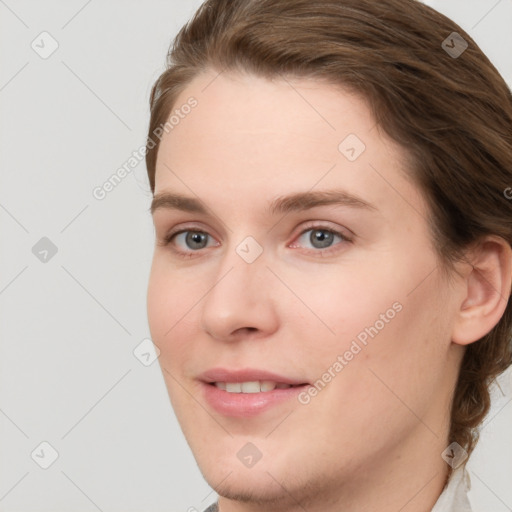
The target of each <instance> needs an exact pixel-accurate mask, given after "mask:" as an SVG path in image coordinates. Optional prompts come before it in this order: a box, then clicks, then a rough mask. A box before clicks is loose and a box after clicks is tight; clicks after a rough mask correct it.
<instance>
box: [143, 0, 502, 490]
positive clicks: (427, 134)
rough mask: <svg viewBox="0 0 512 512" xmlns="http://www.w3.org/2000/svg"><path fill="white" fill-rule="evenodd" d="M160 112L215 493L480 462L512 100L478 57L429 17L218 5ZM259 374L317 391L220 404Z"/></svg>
mask: <svg viewBox="0 0 512 512" xmlns="http://www.w3.org/2000/svg"><path fill="white" fill-rule="evenodd" d="M453 32H457V33H458V34H459V36H461V37H462V38H463V40H464V41H465V43H467V48H465V49H464V46H457V45H459V44H460V40H458V39H457V40H456V41H455V43H453V36H451V34H452V33H453ZM449 37H452V39H449ZM447 38H448V41H449V45H450V47H453V46H454V45H455V47H456V48H458V49H459V50H463V51H462V52H461V53H460V55H457V56H456V57H455V56H454V54H453V53H452V54H451V55H450V53H449V52H448V51H446V44H444V43H443V41H445V40H446V39H447ZM150 105H151V120H150V126H149V134H148V145H147V153H146V164H147V169H148V176H149V182H150V185H151V190H152V192H153V194H154V203H153V218H154V221H155V229H156V238H157V244H156V246H155V254H154V260H153V266H152V271H151V277H150V283H149V290H148V318H149V325H150V329H151V334H152V338H153V341H154V342H155V344H156V345H157V346H158V347H159V349H160V351H161V355H160V364H161V366H162V370H163V373H164V377H165V380H166V383H167V387H168V391H169V395H170V398H171V401H172V403H173V406H174V409H175V412H176V415H177V417H178V419H179V421H180V424H181V426H182V428H183V431H184V434H185V436H186V438H187V441H188V442H189V444H190V446H191V449H192V451H193V452H194V455H195V457H196V459H197V461H198V464H199V466H200V468H201V470H202V472H203V474H204V475H205V477H206V479H207V480H208V481H209V483H210V484H211V485H213V486H219V489H220V491H219V492H222V491H223V492H225V493H226V495H230V496H238V497H239V499H246V500H249V499H250V497H251V496H253V497H254V496H257V497H259V498H258V499H263V498H262V497H263V496H266V497H267V498H268V499H269V500H270V499H277V497H278V496H279V493H280V492H281V494H282V493H283V491H282V487H284V488H286V489H291V488H294V489H295V488H296V489H301V490H302V492H304V493H307V492H309V491H308V489H309V490H311V489H320V488H321V487H322V486H325V487H327V486H328V485H329V481H330V480H331V481H338V482H340V481H342V482H347V485H350V482H351V478H353V477H354V475H357V476H358V477H361V476H362V475H368V474H369V470H368V468H369V467H373V466H382V467H383V466H385V465H386V464H388V465H392V464H391V459H393V458H395V459H396V458H402V459H403V458H406V459H407V458H408V460H409V462H411V463H413V462H414V458H415V453H418V459H417V460H416V463H418V464H419V463H420V459H419V457H420V454H421V455H423V453H424V451H425V450H421V449H418V450H417V449H416V448H418V447H427V446H429V447H434V450H433V451H434V452H435V454H436V457H440V452H441V451H442V449H443V448H444V447H446V446H447V445H448V444H450V443H452V442H456V443H458V444H459V445H460V446H461V447H462V448H464V449H465V450H466V452H467V453H468V454H470V453H471V451H472V450H473V448H474V445H475V443H476V440H477V438H478V426H479V425H480V424H481V422H482V420H483V418H484V417H485V415H486V413H487V411H488V409H489V405H490V398H489V386H490V384H491V383H492V381H493V380H494V379H495V378H496V376H497V375H498V374H499V373H501V372H502V371H503V370H505V369H506V368H507V367H508V366H509V365H510V363H511V357H512V356H511V341H510V339H511V332H512V304H511V301H510V300H509V297H510V288H511V274H512V256H511V254H512V250H511V247H510V246H511V243H512V200H510V194H507V193H506V191H507V190H510V188H509V187H510V186H512V96H511V93H510V90H509V89H508V87H507V85H506V84H505V82H504V80H503V79H502V78H501V76H500V75H499V73H498V72H497V70H496V69H495V68H494V66H493V65H492V64H491V63H490V61H489V60H488V59H487V58H486V57H485V55H484V54H483V53H482V52H481V50H480V49H479V48H478V46H477V45H476V43H475V42H474V41H473V40H472V39H471V37H469V35H468V34H466V33H465V32H464V31H463V30H462V29H461V28H460V27H458V26H457V25H455V24H454V23H453V22H452V21H450V20H448V19H447V18H445V17H444V16H442V15H441V14H439V13H437V12H436V11H434V10H432V9H430V8H429V7H427V6H425V5H423V4H421V3H419V2H416V1H414V0H409V1H406V2H404V0H384V1H381V2H373V1H371V0H357V1H356V0H331V1H326V2H321V3H319V4H313V3H311V2H309V1H307V0H287V1H283V2H275V1H271V0H258V1H249V0H244V1H242V0H235V1H233V0H229V1H228V0H212V1H207V2H205V3H204V4H203V6H202V7H201V8H200V9H199V11H198V12H197V13H196V15H195V16H194V18H193V19H192V20H191V21H190V22H189V23H188V24H187V25H186V26H185V27H183V29H182V30H181V31H180V32H179V34H178V36H177V37H176V39H175V41H174V44H173V46H172V48H171V50H170V52H169V60H168V66H167V69H166V71H164V73H162V75H161V76H160V78H159V79H158V80H157V82H156V83H155V85H154V87H153V90H152V94H151V98H150ZM173 118H174V120H172V119H173ZM179 196H182V197H179ZM507 196H509V197H507ZM187 230H188V231H187ZM212 369H213V370H214V371H213V372H212ZM226 369H227V370H229V371H230V372H231V373H229V372H228V374H227V376H226V375H224V376H223V374H222V371H221V370H226ZM216 370H218V371H216ZM235 370H240V371H243V370H248V372H247V373H246V374H243V373H240V374H235V373H233V372H234V371H235ZM255 370H257V371H256V372H255ZM259 370H266V371H268V372H271V373H273V374H277V376H274V379H273V378H272V376H270V377H269V376H267V378H266V379H265V378H263V377H262V378H261V379H259V380H276V381H277V380H278V378H281V377H285V378H286V379H288V380H290V381H292V382H293V384H297V385H300V386H298V387H297V389H289V390H287V391H285V390H283V392H282V393H281V394H282V395H283V396H284V395H285V394H286V393H287V394H288V395H289V396H291V397H292V398H289V397H287V396H288V395H287V396H284V398H283V397H280V398H278V399H277V401H278V403H277V404H274V405H272V406H269V407H265V408H262V409H261V411H259V412H258V413H257V414H255V413H253V412H251V411H249V412H247V411H245V412H244V410H243V407H242V406H240V404H239V406H238V408H237V409H236V411H235V409H233V408H230V407H231V406H226V407H224V408H223V406H222V404H221V405H220V406H219V403H218V400H217V398H218V397H217V398H214V400H213V401H214V402H215V400H217V402H216V406H215V405H212V403H213V402H212V401H210V398H211V396H210V395H211V388H212V387H213V385H212V382H214V381H217V382H219V381H220V382H222V381H228V382H229V379H231V380H244V379H245V377H244V375H248V376H249V377H250V376H251V375H252V374H251V372H252V373H253V374H254V373H256V374H257V373H258V371H259ZM262 375H263V374H262ZM249 377H247V378H249ZM250 378H251V379H252V377H250ZM253 380H254V379H253ZM221 387H222V386H221ZM209 396H210V398H208V397H209ZM240 400H243V397H240ZM221 401H222V399H221ZM241 411H242V412H241ZM430 451H432V450H430ZM246 452H247V453H246ZM244 457H252V458H254V459H258V458H259V457H261V460H259V461H257V464H255V465H254V466H252V465H249V466H250V467H249V466H248V465H244V464H243V459H244ZM251 460H252V459H251ZM227 475H230V476H229V477H228V476H227ZM269 475H270V476H269ZM224 478H226V480H225V482H224V483H223V484H220V482H221V481H222V480H223V479H224ZM277 482H279V484H278V483H277ZM280 485H282V487H280ZM297 492H298V490H297ZM311 492H313V491H311Z"/></svg>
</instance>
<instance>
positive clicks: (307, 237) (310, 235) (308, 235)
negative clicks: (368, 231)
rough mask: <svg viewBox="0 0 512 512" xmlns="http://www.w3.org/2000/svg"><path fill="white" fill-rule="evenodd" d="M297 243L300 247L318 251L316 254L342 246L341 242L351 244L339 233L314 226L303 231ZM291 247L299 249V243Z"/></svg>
mask: <svg viewBox="0 0 512 512" xmlns="http://www.w3.org/2000/svg"><path fill="white" fill-rule="evenodd" d="M297 241H298V245H299V246H300V247H305V248H307V249H313V250H315V249H316V250H317V251H316V252H323V251H322V250H326V249H331V248H335V247H336V246H337V245H340V243H341V242H351V240H350V239H349V238H348V237H347V236H345V235H343V234H342V233H340V232H339V231H335V230H333V229H330V228H327V227H325V226H312V227H310V228H308V229H306V230H304V231H302V233H301V234H300V235H299V237H298V238H297ZM308 244H309V246H308ZM290 247H297V243H294V244H292V245H291V246H290Z"/></svg>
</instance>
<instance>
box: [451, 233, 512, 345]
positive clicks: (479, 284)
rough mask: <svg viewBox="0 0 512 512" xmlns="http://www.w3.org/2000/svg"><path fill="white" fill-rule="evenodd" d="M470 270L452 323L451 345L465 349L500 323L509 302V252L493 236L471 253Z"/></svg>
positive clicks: (511, 272) (511, 282)
mask: <svg viewBox="0 0 512 512" xmlns="http://www.w3.org/2000/svg"><path fill="white" fill-rule="evenodd" d="M467 261H468V262H469V263H470V264H471V266H472V268H471V270H470V271H469V272H468V273H467V275H466V278H465V281H464V283H465V286H466V293H465V294H464V297H463V300H462V301H461V304H460V308H459V310H458V313H457V318H456V320H455V322H454V326H453V332H452V341H453V342H454V343H457V344H459V345H468V344H470V343H473V342H474V341H477V340H479V339H480V338H482V337H483V336H485V335H486V334H488V333H489V332H490V331H491V330H492V329H493V328H494V326H495V325H496V324H497V323H498V322H499V321H500V319H501V317H502V316H503V313H504V312H505V309H506V307H507V303H508V301H509V300H511V299H510V293H511V286H512V248H511V247H510V245H509V244H508V242H507V241H506V240H504V239H503V238H501V237H497V236H489V237H486V238H484V239H483V240H482V241H480V242H479V243H478V245H477V246H476V247H475V248H474V249H472V250H471V254H470V255H468V258H467Z"/></svg>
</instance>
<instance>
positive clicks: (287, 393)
mask: <svg viewBox="0 0 512 512" xmlns="http://www.w3.org/2000/svg"><path fill="white" fill-rule="evenodd" d="M307 387H308V385H307V384H305V385H303V386H294V387H291V388H286V389H274V390H272V391H262V392H259V393H228V392H227V391H224V390H223V389H220V388H218V387H217V386H215V385H214V384H208V383H206V382H203V389H204V396H205V399H206V401H207V402H208V403H209V404H210V405H211V406H212V407H213V408H214V409H215V410H216V411H217V412H218V413H220V414H222V415H224V416H233V417H238V418H247V417H250V416H256V415H257V414H261V413H262V412H264V411H266V410H268V409H270V408H271V407H274V406H277V405H279V404H281V403H283V402H285V401H287V400H290V399H291V398H296V397H297V395H298V394H299V393H300V392H301V391H304V389H306V388H307Z"/></svg>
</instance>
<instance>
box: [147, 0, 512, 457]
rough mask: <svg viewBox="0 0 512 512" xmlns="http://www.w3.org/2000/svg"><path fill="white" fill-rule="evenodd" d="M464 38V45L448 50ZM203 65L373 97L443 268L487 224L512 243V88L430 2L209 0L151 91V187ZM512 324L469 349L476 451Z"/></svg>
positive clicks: (459, 409)
mask: <svg viewBox="0 0 512 512" xmlns="http://www.w3.org/2000/svg"><path fill="white" fill-rule="evenodd" d="M453 32H457V33H458V34H459V36H461V37H462V38H463V39H462V40H461V39H457V36H453V34H452V33H453ZM450 37H451V39H450ZM454 37H455V39H454ZM443 41H447V42H446V43H444V44H443ZM454 41H455V42H457V45H458V46H455V42H454ZM464 41H465V43H467V45H468V46H467V49H466V50H465V51H463V53H461V54H460V55H453V54H452V55H450V54H449V53H448V50H449V49H450V48H454V47H455V48H456V49H457V48H459V49H463V48H464ZM207 68H209V69H215V70H217V71H225V70H228V71H245V72H249V73H253V74H255V75H258V76H261V77H265V78H269V79H272V78H279V76H280V75H286V76H290V77H304V78H315V79H321V80H324V81H326V82H328V83H331V84H338V85H340V86H342V87H344V88H348V89H349V90H353V91H355V92H357V93H358V94H360V95H361V96H362V97H363V98H365V99H366V101H367V102H368V104H369V106H370V107H371V109H372V112H373V114H374V116H375V118H376V120H377V122H378V124H379V126H380V127H381V128H382V129H383V130H384V131H385V132H386V133H387V134H388V136H390V137H391V138H392V139H394V140H395V141H396V142H398V143H399V144H400V145H402V146H403V147H404V148H406V150H407V151H408V154H409V155H410V157H411V164H412V165H411V169H410V174H411V178H412V179H413V180H414V181H415V182H416V183H417V185H418V186H419V187H420V189H421V190H422V191H423V192H424V194H425V197H426V199H427V201H428V204H429V207H430V214H431V218H430V219H429V223H430V227H431V231H432V236H433V240H434V241H435V246H436V249H437V251H438V253H439V257H440V262H441V263H442V265H441V268H442V269H443V270H446V269H451V268H453V263H454V262H455V261H457V260H458V259H460V258H463V255H464V249H467V248H468V247H469V246H471V245H472V244H473V243H475V242H477V241H478V240H479V239H480V238H481V237H483V236H485V235H488V234H494V235H498V236H500V237H502V238H504V239H505V240H506V241H507V242H508V243H509V244H512V200H507V197H506V195H505V194H504V191H505V190H508V187H510V186H511V185H512V95H511V92H510V89H509V88H508V86H507V85H506V83H505V81H504V80H503V78H502V77H501V76H500V74H499V73H498V71H497V70H496V68H495V67H494V66H493V65H492V64H491V62H490V61H489V59H488V58H487V57H486V56H485V55H484V54H483V53H482V51H481V50H480V49H479V47H478V46H477V45H476V43H475V42H474V41H473V39H472V38H471V37H470V36H469V35H468V34H466V33H465V32H464V31H463V30H462V29H461V28H460V27H459V26H458V25H456V24H455V23H453V22H452V21H451V20H449V19H448V18H446V17H445V16H443V15H441V14H439V13H438V12H436V11H435V10H433V9H431V8H430V7H427V6H425V5H424V4H422V3H420V2H419V1H416V0H379V1H375V0H322V1H318V2H311V0H207V1H206V2H205V3H204V4H203V5H202V6H201V7H200V8H199V10H198V11H197V13H196V14H195V16H194V17H193V18H192V19H191V21H189V23H188V24H186V25H185V26H184V27H183V28H182V29H181V30H180V32H179V33H178V35H177V37H176V39H175V40H174V43H173V45H172V46H171V48H170V50H169V54H168V62H167V69H166V71H164V72H163V73H162V75H161V76H160V77H159V78H158V80H157V81H156V83H155V84H154V86H153V89H152V91H151V97H150V107H151V119H150V125H149V133H148V146H147V153H146V165H147V170H148V176H149V182H150V186H151V190H152V192H153V193H154V191H155V166H156V158H157V153H158V142H156V144H155V142H154V141H153V140H152V135H153V134H154V133H155V130H158V127H159V126H162V125H164V123H165V122H166V121H167V119H168V116H169V114H170V113H171V110H172V108H173V106H174V103H175V101H176V98H177V96H178V94H179V93H180V92H181V91H183V90H184V88H185V87H186V86H187V85H188V84H189V83H190V81H191V80H192V79H193V78H194V77H195V76H196V75H198V74H199V73H200V72H202V71H204V70H205V69H207ZM150 141H151V143H150ZM150 144H151V145H150ZM511 334H512V301H509V302H508V304H507V308H506V311H505V313H504V314H503V316H502V318H501V319H500V321H499V323H498V324H497V325H496V326H495V327H494V329H492V331H491V332H489V333H488V334H487V335H486V336H484V337H482V338H481V339H480V340H479V341H477V342H475V343H472V344H470V345H469V346H468V347H467V349H466V352H465V355H464V359H463V361H462V365H461V369H460V373H459V378H458V382H457V385H456V389H455V392H454V397H453V401H452V412H451V427H450V434H449V437H450V442H453V441H456V442H457V443H459V444H460V445H461V446H463V447H464V448H465V449H466V451H467V452H468V453H471V451H472V450H473V448H474V446H475V444H476V441H477V439H478V429H477V428H476V427H478V425H479V424H480V423H481V422H482V420H483V419H484V417H485V415H486V414H487V412H488V410H489V407H490V394H489V386H490V384H491V383H492V382H493V381H494V380H495V378H496V377H497V375H499V374H500V373H501V372H502V371H504V370H505V369H506V368H507V367H508V366H509V365H510V364H511V363H512V347H511V339H510V338H511Z"/></svg>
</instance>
